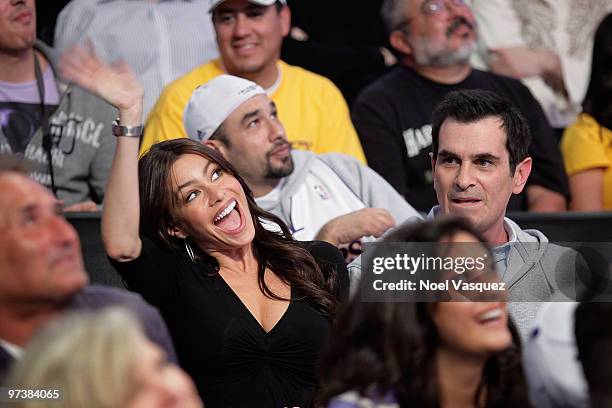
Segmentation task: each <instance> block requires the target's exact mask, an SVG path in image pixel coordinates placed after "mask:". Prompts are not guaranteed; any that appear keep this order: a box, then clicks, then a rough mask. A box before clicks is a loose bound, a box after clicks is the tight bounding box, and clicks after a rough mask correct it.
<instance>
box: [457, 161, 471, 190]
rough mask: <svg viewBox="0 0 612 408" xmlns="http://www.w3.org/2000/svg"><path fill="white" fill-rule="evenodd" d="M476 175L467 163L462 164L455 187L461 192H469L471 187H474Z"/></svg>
mask: <svg viewBox="0 0 612 408" xmlns="http://www.w3.org/2000/svg"><path fill="white" fill-rule="evenodd" d="M474 184H475V182H474V174H473V169H472V168H471V167H470V166H469V165H468V164H465V163H462V164H461V166H459V169H458V170H457V176H456V177H455V185H456V186H457V187H458V188H459V189H460V190H467V189H468V188H469V187H470V186H473V185H474Z"/></svg>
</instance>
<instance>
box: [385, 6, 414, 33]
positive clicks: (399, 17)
mask: <svg viewBox="0 0 612 408" xmlns="http://www.w3.org/2000/svg"><path fill="white" fill-rule="evenodd" d="M409 5H410V0H384V2H383V5H382V7H381V9H380V15H381V17H382V19H383V23H385V27H386V28H387V32H389V33H391V32H392V31H394V30H397V29H399V28H400V27H401V26H402V25H403V24H404V23H405V22H406V12H407V11H408V6H409Z"/></svg>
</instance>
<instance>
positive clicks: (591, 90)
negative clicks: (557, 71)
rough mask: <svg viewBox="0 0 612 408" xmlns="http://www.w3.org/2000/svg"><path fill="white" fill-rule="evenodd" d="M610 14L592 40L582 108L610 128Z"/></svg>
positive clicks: (611, 120) (611, 35)
mask: <svg viewBox="0 0 612 408" xmlns="http://www.w3.org/2000/svg"><path fill="white" fill-rule="evenodd" d="M610 67H612V14H608V15H607V16H606V17H605V18H604V19H603V20H602V21H601V23H600V24H599V27H598V28H597V31H596V32H595V41H594V42H593V62H592V66H591V80H590V81H589V87H588V89H587V93H586V96H585V97H584V102H583V103H582V109H583V110H584V111H585V112H586V113H588V114H589V115H591V116H593V117H594V118H595V120H596V121H597V122H598V123H599V124H600V125H601V126H603V127H605V128H608V129H611V130H612V69H610Z"/></svg>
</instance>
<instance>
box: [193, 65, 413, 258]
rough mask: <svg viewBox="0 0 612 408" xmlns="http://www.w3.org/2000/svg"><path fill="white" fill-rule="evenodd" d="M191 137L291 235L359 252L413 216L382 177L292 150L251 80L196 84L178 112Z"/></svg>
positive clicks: (337, 159)
mask: <svg viewBox="0 0 612 408" xmlns="http://www.w3.org/2000/svg"><path fill="white" fill-rule="evenodd" d="M185 129H187V134H188V135H189V137H190V138H191V139H193V140H197V141H200V142H203V143H205V144H207V145H209V146H211V147H213V148H214V149H216V150H218V151H219V152H221V154H223V156H224V157H225V158H226V159H227V160H228V161H229V162H230V163H232V164H233V165H234V166H235V167H236V169H237V170H238V172H239V173H240V175H241V176H242V177H243V178H244V179H245V181H246V182H247V184H248V185H249V187H250V188H251V190H252V191H253V194H254V196H255V201H256V202H257V204H258V205H259V206H260V207H262V208H263V209H265V210H268V211H271V212H273V213H274V214H276V215H278V216H279V217H280V218H282V219H283V221H285V222H286V223H287V225H288V227H289V229H290V230H291V231H292V232H293V236H294V238H296V239H298V240H302V241H308V240H313V239H316V240H322V241H327V242H330V243H332V244H334V245H339V246H342V247H341V248H342V249H343V251H344V254H345V258H346V259H347V260H350V259H352V258H353V257H354V256H355V255H356V254H359V253H360V252H361V242H362V238H363V237H367V236H380V235H382V234H383V233H384V232H385V231H386V230H387V229H388V228H390V227H392V226H393V225H395V223H396V222H401V221H403V220H405V219H406V218H408V217H411V216H417V217H420V216H419V214H418V213H417V212H416V211H415V210H414V209H413V208H412V207H411V206H410V205H409V204H408V203H407V202H406V201H405V200H404V199H403V198H402V197H401V196H400V195H399V194H398V193H397V192H396V191H395V190H394V189H393V187H391V186H390V185H389V184H388V183H387V182H385V180H384V179H383V178H382V177H380V176H379V175H378V174H376V173H375V172H374V171H372V170H371V169H370V168H369V167H366V166H363V165H361V164H360V163H359V162H358V161H357V160H355V159H354V158H352V157H349V156H346V155H342V154H333V153H328V154H324V155H315V154H314V153H312V152H303V151H293V152H292V151H291V145H290V143H289V142H288V140H287V136H286V135H285V129H284V127H283V124H282V121H281V120H280V119H279V118H278V115H277V110H276V104H275V103H274V102H273V101H272V100H271V99H270V98H269V97H268V96H267V95H266V93H265V91H264V90H263V89H262V88H261V87H260V86H259V85H257V84H255V83H254V82H251V81H248V80H246V79H243V78H239V77H235V76H231V75H222V76H219V77H217V78H215V79H213V80H211V81H210V82H208V83H206V84H204V85H202V86H200V87H199V88H197V89H196V91H195V92H194V93H193V96H192V97H191V99H190V100H189V103H188V105H187V109H186V110H185Z"/></svg>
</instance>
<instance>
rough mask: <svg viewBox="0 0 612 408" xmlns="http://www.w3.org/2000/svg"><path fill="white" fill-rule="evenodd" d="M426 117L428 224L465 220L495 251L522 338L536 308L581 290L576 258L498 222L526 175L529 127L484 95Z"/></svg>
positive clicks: (459, 99)
mask: <svg viewBox="0 0 612 408" xmlns="http://www.w3.org/2000/svg"><path fill="white" fill-rule="evenodd" d="M432 117H433V120H432V122H433V127H432V149H433V152H432V155H431V166H432V172H433V185H434V188H435V191H436V195H437V197H438V203H439V205H438V206H436V207H434V208H432V210H431V212H430V214H429V216H430V217H433V216H436V215H438V214H454V215H460V216H462V217H465V218H467V219H468V220H469V221H470V222H471V223H472V225H473V226H474V227H475V228H476V229H477V230H478V231H479V232H480V233H481V234H482V235H483V236H484V238H485V239H486V240H487V242H488V243H489V244H490V245H491V246H493V247H494V249H493V254H494V256H495V267H496V269H497V271H498V273H499V274H500V276H501V278H502V280H503V281H504V282H507V289H508V294H509V300H510V301H511V302H514V303H511V304H510V311H511V313H512V314H513V317H514V319H515V321H516V323H517V326H518V328H519V331H520V332H521V334H522V335H523V338H525V337H526V335H527V331H528V329H529V325H530V324H531V322H532V321H533V319H534V318H535V314H536V311H537V309H538V308H539V305H540V303H539V302H542V301H547V300H551V298H552V296H553V294H554V295H555V299H558V300H562V299H563V298H566V299H568V300H569V299H574V300H575V299H577V298H579V297H580V296H581V295H582V294H583V293H584V289H585V288H584V287H583V284H582V283H581V282H580V281H579V278H580V276H578V275H579V274H580V273H581V272H586V271H587V270H586V265H585V262H584V260H583V259H582V257H581V256H580V255H579V254H578V253H577V252H576V251H574V250H572V249H569V248H562V247H560V246H557V245H554V244H550V243H548V239H547V238H546V236H545V235H544V234H542V233H541V232H540V231H537V230H522V229H521V228H520V227H519V226H518V225H517V224H516V223H515V222H513V221H512V220H510V219H509V218H506V217H505V214H506V207H507V205H508V201H509V200H510V197H511V196H512V195H513V194H519V193H520V192H521V191H522V190H523V188H524V187H525V184H526V183H527V179H528V177H529V174H530V173H531V168H532V165H533V159H532V158H531V157H529V156H528V154H527V147H528V146H529V142H530V139H531V136H530V133H529V126H528V124H527V122H526V121H525V119H524V118H523V116H522V115H521V113H520V112H519V111H518V109H517V108H515V107H514V106H512V105H511V104H510V103H509V102H508V101H507V100H505V99H503V98H502V97H500V96H498V95H496V94H495V93H493V92H490V91H483V90H466V91H456V92H451V93H449V94H448V95H446V97H445V98H444V99H443V100H442V102H441V103H440V105H438V107H437V108H436V110H435V111H434V112H433V115H432ZM585 278H586V276H585ZM557 292H558V293H557ZM562 295H564V296H562Z"/></svg>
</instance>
